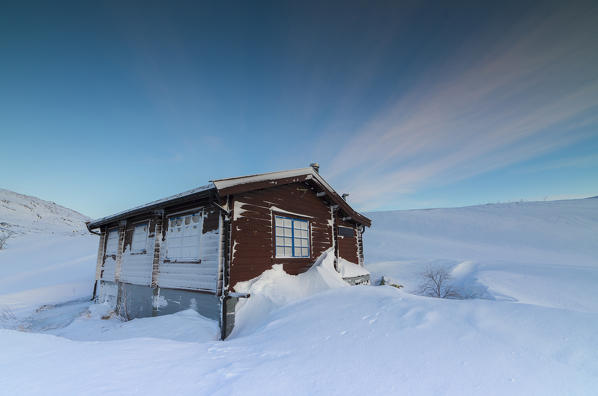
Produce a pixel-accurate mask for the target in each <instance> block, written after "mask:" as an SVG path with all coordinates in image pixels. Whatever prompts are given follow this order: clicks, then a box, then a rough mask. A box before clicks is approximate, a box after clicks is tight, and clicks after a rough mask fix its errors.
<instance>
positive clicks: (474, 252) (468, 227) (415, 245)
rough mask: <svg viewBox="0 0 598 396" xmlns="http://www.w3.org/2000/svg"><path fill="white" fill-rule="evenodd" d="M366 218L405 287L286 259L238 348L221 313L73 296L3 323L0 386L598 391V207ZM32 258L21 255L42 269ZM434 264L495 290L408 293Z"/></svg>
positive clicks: (28, 391)
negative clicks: (20, 322)
mask: <svg viewBox="0 0 598 396" xmlns="http://www.w3.org/2000/svg"><path fill="white" fill-rule="evenodd" d="M369 216H370V217H372V219H373V227H372V229H369V230H367V232H366V234H365V238H366V240H365V248H366V263H367V266H368V268H369V269H370V270H372V271H373V273H374V274H375V275H378V276H380V275H386V276H388V277H390V278H392V279H393V280H395V281H397V282H399V283H402V284H404V285H405V288H403V289H400V290H399V289H396V288H394V287H390V286H356V287H348V286H346V285H345V284H342V283H341V282H340V276H339V275H338V274H336V273H335V272H334V271H333V270H331V268H330V257H322V258H321V259H320V260H319V262H318V267H314V268H312V270H310V271H309V272H308V273H305V274H302V275H298V276H292V275H289V274H287V273H285V272H284V270H283V267H279V266H277V267H275V268H273V269H272V270H270V271H267V272H266V273H264V274H262V276H260V277H258V278H257V279H254V280H252V281H250V282H245V283H243V284H239V285H237V289H238V291H245V292H249V293H251V297H250V298H249V299H248V300H246V301H245V302H243V303H242V304H239V310H238V315H237V319H238V322H237V325H238V326H237V328H236V329H235V332H234V333H233V334H232V336H231V337H230V338H229V339H228V340H227V341H225V342H221V341H215V337H216V336H217V329H216V327H215V323H214V322H211V321H209V320H207V319H205V318H202V317H201V316H199V315H197V314H196V313H194V312H191V311H185V312H181V313H178V314H175V315H168V316H163V317H157V318H146V319H136V320H133V321H130V322H126V323H124V322H120V321H119V320H118V319H116V318H115V317H114V316H112V315H111V314H110V312H109V311H108V310H107V309H106V307H103V306H101V305H100V306H98V305H93V306H90V305H89V303H88V302H77V301H75V302H67V303H64V304H62V305H57V306H55V307H49V308H48V309H44V310H40V311H38V312H36V313H34V314H33V315H31V316H30V317H28V319H27V321H28V322H26V323H27V326H24V327H25V328H26V329H28V332H22V331H16V330H13V329H0V350H1V351H2V354H0V389H3V390H9V391H10V393H11V394H20V395H40V394H89V395H95V394H97V395H99V394H111V395H124V394H127V395H129V394H146V395H151V394H163V393H165V392H168V393H170V394H177V395H179V394H180V395H187V394H189V395H191V394H193V395H197V394H199V395H243V396H246V395H268V394H285V395H363V394H375V395H386V394H402V395H437V394H441V395H460V396H462V395H505V394H507V395H595V394H596V389H598V337H596V334H597V333H598V309H597V307H598V302H597V301H596V300H597V293H596V292H595V291H594V289H595V285H596V284H598V283H597V282H596V280H597V278H596V275H597V272H598V263H597V262H596V257H598V256H597V255H596V254H595V253H596V250H595V249H596V246H597V245H596V243H595V242H596V239H595V238H596V234H597V230H598V229H597V227H598V200H575V201H559V202H546V203H522V204H505V205H485V206H479V207H471V208H460V209H438V210H430V211H403V212H387V213H373V214H369ZM10 249H12V247H11V248H10ZM7 251H8V250H7ZM93 253H94V254H95V247H94V249H93ZM27 254H28V253H27V251H26V250H23V251H22V252H21V259H22V260H23V261H26V262H30V261H31V260H29V259H28V258H27ZM54 254H55V256H54V260H55V261H60V260H61V253H59V252H55V253H54ZM0 257H1V256H0ZM427 265H432V266H446V267H447V268H448V269H449V270H450V271H451V273H452V274H453V276H454V281H455V282H456V283H457V284H458V285H459V286H460V287H462V288H467V289H474V288H475V289H476V291H477V293H478V295H479V296H480V297H483V298H475V299H467V300H443V299H435V298H429V297H421V296H417V295H413V294H411V293H409V291H411V290H412V289H414V288H415V287H416V285H417V282H418V276H419V275H418V274H419V273H420V272H421V270H422V268H423V267H425V266H427ZM90 267H91V268H92V270H93V267H94V265H93V263H91V264H90ZM56 271H57V272H59V271H60V269H56ZM20 282H27V280H23V281H19V283H20ZM22 284H23V285H24V283H22ZM592 285H594V287H592ZM22 288H23V289H26V288H27V287H26V286H22ZM0 327H1V325H0Z"/></svg>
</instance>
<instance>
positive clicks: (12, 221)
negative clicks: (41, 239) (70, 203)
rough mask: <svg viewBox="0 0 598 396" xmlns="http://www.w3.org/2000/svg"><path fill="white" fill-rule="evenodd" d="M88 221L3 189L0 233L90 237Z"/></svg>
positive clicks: (53, 205)
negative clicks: (80, 235)
mask: <svg viewBox="0 0 598 396" xmlns="http://www.w3.org/2000/svg"><path fill="white" fill-rule="evenodd" d="M88 220H89V218H88V217H87V216H85V215H82V214H81V213H79V212H76V211H74V210H72V209H68V208H65V207H64V206H61V205H58V204H56V203H54V202H49V201H45V200H43V199H40V198H36V197H32V196H29V195H23V194H18V193H16V192H14V191H10V190H5V189H0V231H1V232H4V233H8V234H28V233H49V234H73V233H76V234H82V233H87V229H86V227H85V221H88Z"/></svg>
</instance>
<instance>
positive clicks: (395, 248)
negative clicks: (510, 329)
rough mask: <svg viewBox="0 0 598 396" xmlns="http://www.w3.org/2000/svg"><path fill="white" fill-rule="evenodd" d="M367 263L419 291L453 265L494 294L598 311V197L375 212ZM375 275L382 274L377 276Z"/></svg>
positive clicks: (465, 280) (464, 280) (458, 277)
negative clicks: (430, 274) (427, 276)
mask: <svg viewBox="0 0 598 396" xmlns="http://www.w3.org/2000/svg"><path fill="white" fill-rule="evenodd" d="M367 216H368V217H369V218H371V219H372V227H371V229H368V230H366V232H365V234H364V252H365V262H366V267H367V268H368V269H369V270H370V271H372V272H373V273H375V275H376V276H382V275H384V276H387V277H390V278H393V279H395V280H396V282H398V283H400V284H403V285H405V288H406V289H408V290H415V289H416V288H417V287H418V284H420V283H421V273H422V272H423V271H424V270H425V269H426V268H429V267H439V266H440V267H445V268H447V269H449V270H450V271H451V275H452V276H453V278H454V280H455V282H459V283H460V285H461V286H463V287H464V288H466V289H469V291H476V292H477V294H478V295H482V296H484V297H486V298H491V299H493V298H495V299H505V300H509V301H519V302H525V303H529V304H536V305H544V306H549V307H556V308H567V309H575V310H580V311H597V310H598V299H597V298H596V297H595V296H596V292H595V291H596V282H598V200H597V199H570V200H561V201H542V202H514V203H504V204H487V205H478V206H469V207H462V208H450V209H425V210H402V211H387V212H371V213H368V214H367ZM376 276H374V278H375V277H376Z"/></svg>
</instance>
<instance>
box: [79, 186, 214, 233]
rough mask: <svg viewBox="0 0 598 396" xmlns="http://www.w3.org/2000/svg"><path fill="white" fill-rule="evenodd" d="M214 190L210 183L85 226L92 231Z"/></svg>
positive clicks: (96, 220) (206, 194) (93, 221)
mask: <svg viewBox="0 0 598 396" xmlns="http://www.w3.org/2000/svg"><path fill="white" fill-rule="evenodd" d="M215 189H216V187H215V186H214V184H213V183H210V184H206V185H205V186H201V187H197V188H194V189H192V190H188V191H184V192H182V193H179V194H175V195H171V196H169V197H166V198H162V199H158V200H156V201H152V202H149V203H147V204H144V205H139V206H135V207H134V208H131V209H127V210H123V211H122V212H118V213H115V214H112V215H110V216H105V217H101V218H99V219H95V220H92V221H90V222H89V223H88V224H87V229H88V230H89V231H91V230H93V229H96V228H99V227H101V226H103V225H106V224H108V223H111V222H113V221H117V220H122V219H124V218H126V217H131V216H136V215H139V214H143V213H146V212H151V211H153V210H156V209H158V208H159V207H161V206H164V204H169V203H176V202H179V201H181V202H185V201H187V200H190V199H195V198H199V197H203V196H209V192H210V191H213V190H215Z"/></svg>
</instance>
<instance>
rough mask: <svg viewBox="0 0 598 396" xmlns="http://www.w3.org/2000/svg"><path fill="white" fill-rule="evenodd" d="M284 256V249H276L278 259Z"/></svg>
mask: <svg viewBox="0 0 598 396" xmlns="http://www.w3.org/2000/svg"><path fill="white" fill-rule="evenodd" d="M282 256H284V248H282V247H278V246H277V247H276V257H282Z"/></svg>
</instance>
